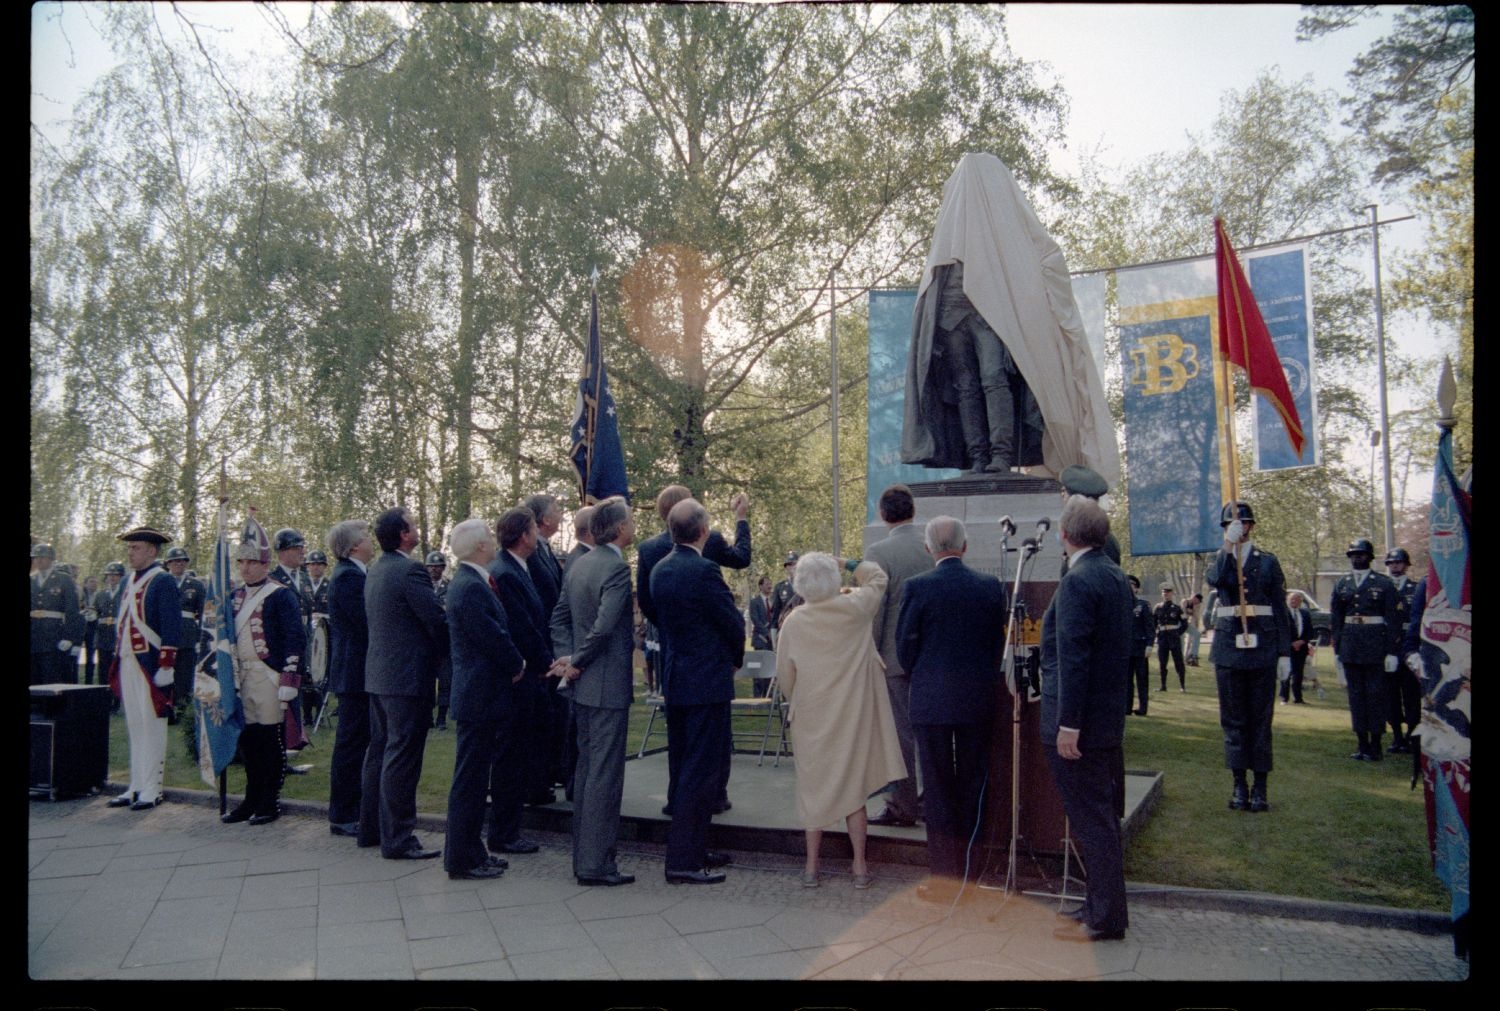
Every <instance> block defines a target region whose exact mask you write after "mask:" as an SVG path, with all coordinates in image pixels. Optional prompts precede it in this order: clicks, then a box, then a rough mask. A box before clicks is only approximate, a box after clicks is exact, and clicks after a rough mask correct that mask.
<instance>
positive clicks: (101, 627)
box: [92, 562, 125, 685]
mask: <svg viewBox="0 0 1500 1011" xmlns="http://www.w3.org/2000/svg"><path fill="white" fill-rule="evenodd" d="M110 576H119V577H120V579H119V581H118V582H116V583H115V585H114V586H113V587H112V588H111V587H109V586H107V585H106V586H104V587H101V588H100V590H99V592H97V593H95V594H94V599H93V602H92V603H93V608H94V610H95V611H97V612H98V614H99V620H98V623H97V624H96V625H95V627H94V648H95V649H96V650H98V652H99V659H98V670H99V683H100V684H101V685H102V684H108V683H109V668H110V666H111V665H112V664H114V662H115V622H116V620H117V619H116V615H117V614H118V612H119V610H120V594H121V592H122V591H123V589H124V586H125V566H123V565H121V564H120V563H119V562H110V563H109V564H108V565H106V566H105V567H104V577H105V581H106V582H108V580H109V577H110Z"/></svg>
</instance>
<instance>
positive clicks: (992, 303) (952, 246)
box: [902, 152, 1120, 484]
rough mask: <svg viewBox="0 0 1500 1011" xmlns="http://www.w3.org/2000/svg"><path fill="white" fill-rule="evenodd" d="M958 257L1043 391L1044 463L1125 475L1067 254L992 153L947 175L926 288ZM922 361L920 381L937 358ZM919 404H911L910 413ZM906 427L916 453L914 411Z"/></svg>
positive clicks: (1108, 476)
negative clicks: (940, 269)
mask: <svg viewBox="0 0 1500 1011" xmlns="http://www.w3.org/2000/svg"><path fill="white" fill-rule="evenodd" d="M954 261H961V262H962V263H963V265H964V294H965V295H967V296H968V298H969V301H970V302H971V303H973V305H974V308H975V309H976V310H978V311H979V313H980V314H981V315H982V316H983V317H984V319H985V321H986V322H987V323H989V325H990V327H991V328H992V329H993V330H994V331H995V333H996V334H998V335H999V337H1000V339H1001V340H1002V341H1003V342H1004V343H1005V346H1006V348H1007V349H1009V351H1010V353H1011V356H1012V357H1013V358H1014V359H1015V362H1016V366H1017V367H1018V368H1019V369H1020V370H1021V375H1022V376H1024V377H1025V379H1026V384H1027V385H1028V386H1029V387H1031V391H1032V393H1033V394H1035V396H1036V401H1037V406H1038V407H1039V408H1040V410H1041V412H1042V423H1043V426H1044V428H1045V434H1044V435H1043V438H1042V460H1043V466H1044V468H1045V469H1046V470H1047V472H1048V473H1049V474H1050V475H1051V476H1053V477H1056V476H1057V475H1058V474H1060V473H1062V470H1063V468H1064V467H1067V466H1070V465H1072V464H1083V465H1084V466H1087V467H1091V468H1093V469H1094V470H1095V471H1097V472H1098V473H1099V474H1100V475H1101V476H1102V477H1103V478H1104V479H1105V480H1106V481H1108V482H1110V483H1111V484H1116V483H1118V482H1119V480H1120V451H1119V448H1118V446H1117V444H1116V441H1115V429H1114V423H1113V421H1112V420H1111V418H1110V414H1109V405H1108V402H1107V401H1106V400H1105V397H1104V385H1103V383H1102V382H1101V381H1100V379H1099V369H1098V367H1097V366H1096V364H1095V363H1094V358H1093V354H1092V353H1091V352H1090V350H1089V342H1088V336H1087V334H1085V332H1084V329H1083V319H1082V317H1081V316H1080V315H1079V313H1078V306H1077V304H1076V303H1075V302H1074V300H1073V286H1072V283H1071V281H1070V280H1069V278H1068V265H1067V262H1066V261H1065V260H1064V259H1063V254H1062V250H1061V249H1059V248H1058V245H1057V243H1056V242H1054V241H1053V239H1052V237H1051V236H1050V235H1048V234H1047V230H1046V229H1045V228H1043V227H1042V223H1041V221H1040V220H1039V219H1038V218H1037V216H1036V212H1035V211H1034V210H1032V207H1031V204H1030V203H1029V202H1028V201H1027V199H1026V196H1025V194H1023V193H1022V192H1021V188H1020V187H1019V186H1017V185H1016V181H1015V178H1014V177H1013V176H1012V175H1011V173H1010V169H1008V168H1006V167H1005V164H1004V163H1003V162H1001V161H1000V159H999V158H996V157H995V156H994V155H992V154H981V153H973V152H971V153H969V154H966V155H964V156H963V159H962V160H961V161H959V163H958V168H956V169H954V171H953V175H951V176H949V177H948V181H947V182H946V183H944V184H943V204H942V207H941V208H940V209H939V210H938V220H937V225H936V227H935V228H934V229H933V235H932V248H931V250H930V251H929V252H928V254H927V263H926V265H925V266H924V268H923V270H922V280H921V283H920V284H919V285H918V288H917V295H918V298H920V297H921V293H922V292H923V291H925V290H926V289H927V286H928V285H929V284H930V283H932V276H933V269H934V268H935V267H938V266H940V265H942V264H945V263H952V262H954ZM915 364H916V365H917V368H918V370H919V371H918V376H917V378H918V383H917V387H916V388H917V389H918V390H921V389H923V388H925V384H926V370H927V367H928V365H929V364H930V360H919V361H918V362H916V363H915ZM907 396H908V398H910V397H911V396H912V393H911V389H910V387H908V393H907ZM914 406H915V405H912V404H910V403H908V404H907V409H906V411H907V416H908V419H910V418H911V415H912V410H913V408H914ZM907 428H908V431H907V433H906V435H905V437H904V438H903V446H902V457H903V459H907V460H911V459H916V458H918V457H917V456H914V455H913V453H914V452H915V453H917V454H920V452H921V451H920V448H919V447H914V446H913V447H909V446H908V445H907V442H906V440H907V439H910V438H912V436H913V433H912V432H911V431H910V429H911V425H910V422H909V421H908V425H907ZM917 437H918V439H920V438H921V436H920V435H918V436H917Z"/></svg>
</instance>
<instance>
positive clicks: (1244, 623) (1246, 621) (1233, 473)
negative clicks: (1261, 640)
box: [1214, 218, 1250, 636]
mask: <svg viewBox="0 0 1500 1011" xmlns="http://www.w3.org/2000/svg"><path fill="white" fill-rule="evenodd" d="M1214 244H1215V246H1219V245H1221V244H1222V245H1223V246H1225V247H1227V246H1228V245H1229V236H1228V234H1227V233H1226V232H1225V230H1224V219H1223V218H1215V219H1214ZM1217 260H1218V263H1216V264H1215V273H1216V274H1219V273H1221V272H1222V271H1223V269H1224V265H1225V264H1226V263H1227V262H1228V261H1227V257H1226V255H1225V254H1224V251H1223V250H1222V249H1221V250H1220V256H1219V257H1217ZM1219 287H1220V289H1221V290H1220V291H1219V297H1220V298H1224V297H1225V293H1224V291H1223V290H1222V288H1223V285H1222V284H1221V285H1220V286H1219ZM1230 287H1231V293H1232V294H1231V296H1230V297H1232V298H1234V300H1235V315H1236V316H1239V315H1240V308H1241V307H1240V305H1239V294H1240V293H1239V286H1238V285H1231V286H1230ZM1240 331H1241V333H1242V334H1243V332H1244V327H1243V326H1241V327H1240ZM1222 336H1223V335H1221V338H1222ZM1218 347H1219V342H1218V341H1214V348H1215V349H1216V350H1217V349H1218ZM1242 357H1243V358H1244V359H1245V360H1246V361H1249V360H1250V359H1249V355H1248V354H1246V353H1244V352H1242ZM1220 358H1221V359H1222V358H1223V355H1220ZM1221 364H1222V365H1223V368H1224V413H1223V414H1222V416H1221V418H1220V424H1222V425H1223V426H1224V440H1225V445H1226V446H1227V447H1228V450H1229V501H1230V504H1231V505H1232V506H1233V508H1234V516H1233V519H1239V505H1238V503H1239V500H1240V458H1239V451H1238V450H1237V449H1236V448H1235V444H1234V379H1233V377H1232V376H1231V375H1230V368H1229V366H1230V363H1229V362H1228V361H1227V360H1226V361H1222V362H1221ZM1220 518H1221V519H1222V517H1220ZM1230 554H1231V555H1233V556H1234V574H1235V577H1236V579H1237V580H1238V581H1239V588H1240V592H1239V598H1240V599H1239V610H1240V633H1241V634H1243V635H1247V636H1248V635H1249V634H1250V612H1249V609H1248V608H1247V607H1246V606H1245V563H1244V561H1243V560H1241V558H1240V547H1239V545H1238V544H1235V545H1234V550H1232V551H1231V552H1230ZM1216 606H1217V605H1216Z"/></svg>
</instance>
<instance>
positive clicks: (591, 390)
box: [570, 270, 630, 503]
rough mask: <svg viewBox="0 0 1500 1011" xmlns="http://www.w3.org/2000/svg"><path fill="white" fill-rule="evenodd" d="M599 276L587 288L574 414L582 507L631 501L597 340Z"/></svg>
mask: <svg viewBox="0 0 1500 1011" xmlns="http://www.w3.org/2000/svg"><path fill="white" fill-rule="evenodd" d="M598 280H599V272H598V271H597V270H595V271H594V276H593V279H592V281H593V283H592V284H590V286H589V345H588V351H587V353H586V354H585V355H584V359H583V375H582V377H581V378H580V379H579V380H578V400H577V403H576V405H575V407H574V410H573V451H572V453H571V454H570V455H571V456H572V458H573V468H574V469H575V470H577V471H578V497H579V499H580V500H582V501H583V502H585V503H591V502H598V501H601V500H602V499H607V498H609V497H610V496H612V495H623V496H624V497H625V501H627V502H628V501H630V489H629V488H628V487H627V486H626V483H625V454H624V452H623V451H622V450H621V449H620V425H619V418H618V417H617V415H616V412H615V398H614V397H613V396H611V395H610V392H609V376H608V375H607V374H606V373H605V371H604V346H603V344H602V343H601V342H600V340H599V290H598Z"/></svg>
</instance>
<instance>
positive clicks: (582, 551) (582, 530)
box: [562, 505, 594, 572]
mask: <svg viewBox="0 0 1500 1011" xmlns="http://www.w3.org/2000/svg"><path fill="white" fill-rule="evenodd" d="M593 518H594V507H593V506H591V505H586V506H579V507H578V510H577V511H576V512H574V513H573V540H574V544H573V547H572V548H571V549H569V551H568V554H567V556H566V557H564V558H563V563H562V567H563V572H567V571H568V566H570V565H572V564H573V563H574V562H575V561H577V560H578V559H579V558H582V557H583V556H584V555H586V554H588V553H589V549H590V548H592V547H593V546H594V535H593V534H592V533H590V532H589V523H590V522H591V521H592V520H593Z"/></svg>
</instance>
